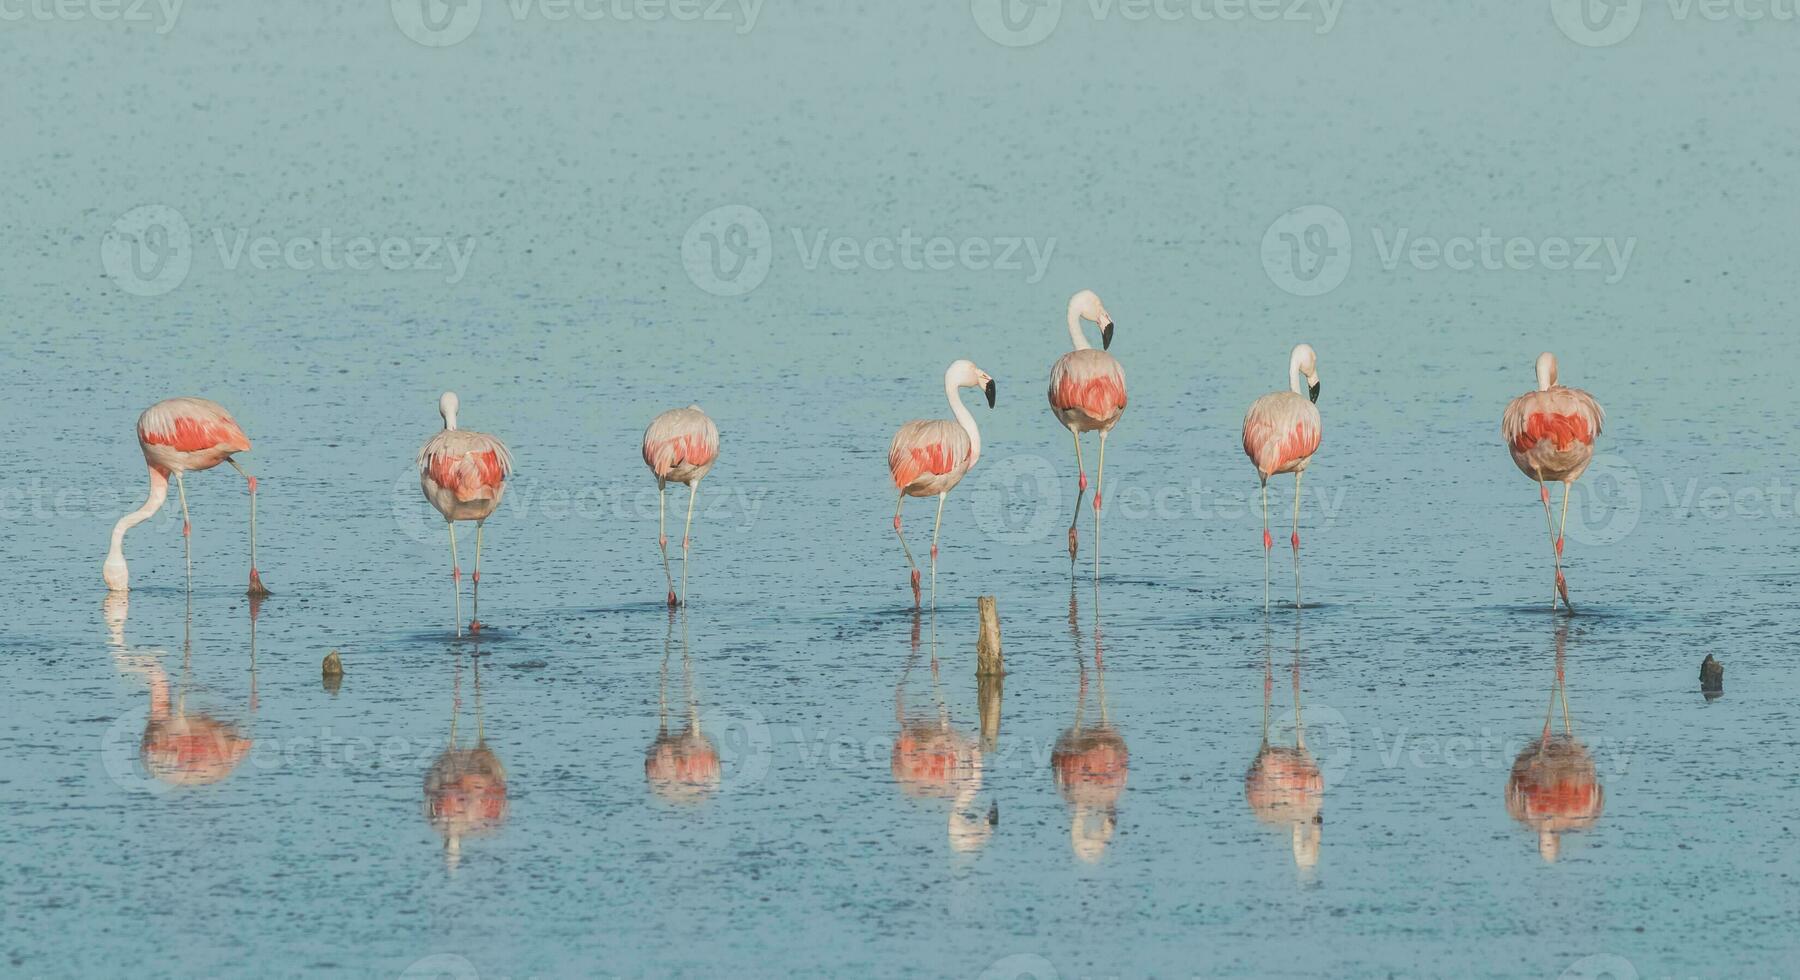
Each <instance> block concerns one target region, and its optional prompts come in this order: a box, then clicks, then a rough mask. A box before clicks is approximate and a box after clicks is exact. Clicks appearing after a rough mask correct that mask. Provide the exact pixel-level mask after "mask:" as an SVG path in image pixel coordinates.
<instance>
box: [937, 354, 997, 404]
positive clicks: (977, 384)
mask: <svg viewBox="0 0 1800 980" xmlns="http://www.w3.org/2000/svg"><path fill="white" fill-rule="evenodd" d="M944 378H945V380H947V381H949V382H950V383H951V384H953V385H955V386H956V387H958V388H980V389H981V391H982V394H985V395H987V403H988V407H989V408H993V407H994V378H993V375H990V374H988V373H987V372H986V371H983V370H982V369H980V368H978V367H976V366H975V362H974V361H970V360H961V361H957V362H956V363H954V364H952V365H950V370H949V371H946V372H945V373H944Z"/></svg>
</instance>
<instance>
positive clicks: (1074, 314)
mask: <svg viewBox="0 0 1800 980" xmlns="http://www.w3.org/2000/svg"><path fill="white" fill-rule="evenodd" d="M1069 343H1071V344H1074V345H1075V349H1076V350H1093V349H1094V345H1093V344H1090V343H1088V341H1087V335H1086V334H1084V333H1082V331H1081V313H1080V312H1079V311H1078V310H1076V309H1075V304H1074V303H1070V304H1069Z"/></svg>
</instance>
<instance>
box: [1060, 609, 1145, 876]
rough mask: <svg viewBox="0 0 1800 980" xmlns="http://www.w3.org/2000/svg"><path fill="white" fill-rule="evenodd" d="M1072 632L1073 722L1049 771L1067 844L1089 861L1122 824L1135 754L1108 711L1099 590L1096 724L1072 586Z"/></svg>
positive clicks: (1097, 857)
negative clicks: (1065, 818)
mask: <svg viewBox="0 0 1800 980" xmlns="http://www.w3.org/2000/svg"><path fill="white" fill-rule="evenodd" d="M1069 635H1070V636H1072V637H1074V639H1075V666H1076V668H1077V670H1078V671H1079V678H1080V679H1079V682H1078V687H1077V691H1076V696H1075V723H1074V724H1073V725H1071V726H1070V727H1069V729H1068V730H1067V731H1065V732H1063V733H1062V735H1061V736H1060V737H1058V738H1057V740H1056V744H1055V746H1053V747H1052V748H1051V751H1050V770H1051V772H1052V773H1054V774H1055V776H1056V790H1057V792H1058V793H1061V794H1062V798H1063V802H1065V803H1067V804H1069V807H1070V811H1069V845H1070V846H1071V847H1072V848H1074V851H1075V856H1076V857H1078V858H1080V859H1081V860H1083V861H1086V862H1088V863H1089V864H1093V863H1096V862H1098V861H1099V860H1100V858H1101V857H1102V856H1103V855H1104V854H1105V853H1106V845H1107V844H1108V843H1109V842H1111V840H1112V836H1113V831H1114V830H1115V829H1116V828H1117V827H1118V823H1119V820H1118V805H1119V795H1120V794H1121V793H1123V792H1124V791H1125V780H1126V777H1127V775H1128V774H1129V773H1130V770H1131V753H1130V752H1129V751H1128V750H1127V749H1126V747H1125V738H1124V736H1122V735H1120V734H1119V731H1118V729H1116V728H1114V727H1113V725H1112V720H1111V719H1110V718H1109V717H1108V715H1107V709H1106V661H1105V658H1104V657H1103V656H1102V654H1101V649H1100V592H1099V587H1098V585H1097V584H1096V587H1095V590H1094V680H1095V688H1096V694H1095V699H1094V700H1095V703H1096V708H1097V710H1098V711H1099V712H1100V721H1099V723H1098V724H1093V725H1090V724H1088V721H1087V703H1088V669H1087V656H1086V653H1085V652H1084V651H1083V649H1082V642H1081V618H1080V610H1079V607H1078V605H1077V603H1076V600H1075V590H1074V589H1073V588H1071V589H1069Z"/></svg>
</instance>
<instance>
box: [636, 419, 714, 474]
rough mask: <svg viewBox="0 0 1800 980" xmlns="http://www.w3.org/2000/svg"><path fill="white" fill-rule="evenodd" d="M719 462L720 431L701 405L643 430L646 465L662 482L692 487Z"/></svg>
mask: <svg viewBox="0 0 1800 980" xmlns="http://www.w3.org/2000/svg"><path fill="white" fill-rule="evenodd" d="M718 458H719V427H718V426H717V425H714V424H713V420H712V419H711V418H710V417H708V416H707V414H706V413H705V412H703V411H701V410H700V406H698V405H689V406H688V407H686V408H672V409H670V410H668V411H666V412H664V413H662V414H661V415H658V416H657V417H656V418H654V419H651V420H650V426H649V428H646V429H645V430H644V465H646V466H648V467H650V472H652V473H654V474H656V478H657V480H659V481H663V480H666V481H670V482H674V483H686V484H689V485H692V484H693V483H694V481H696V480H699V479H700V478H701V477H704V476H705V475H706V473H707V471H708V470H710V469H712V465H713V463H714V461H716V460H717V459H718Z"/></svg>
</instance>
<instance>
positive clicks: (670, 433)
mask: <svg viewBox="0 0 1800 980" xmlns="http://www.w3.org/2000/svg"><path fill="white" fill-rule="evenodd" d="M718 458H719V427H718V426H716V425H714V424H713V420H712V419H710V418H708V417H707V415H706V413H705V412H703V411H701V410H700V406H698V405H689V406H688V407H686V408H671V409H669V410H668V411H666V412H664V413H662V414H661V415H658V416H657V417H656V418H654V419H651V420H650V427H649V428H647V429H645V430H644V463H645V464H646V465H648V466H649V467H650V472H652V473H654V474H656V543H657V545H658V546H659V547H661V548H662V558H663V578H664V579H666V580H667V581H668V584H669V605H670V606H674V605H676V598H675V577H674V576H673V575H671V574H669V535H668V532H667V531H666V530H665V529H664V521H663V516H664V513H665V512H666V511H667V509H668V496H667V494H666V493H664V491H665V490H666V489H667V488H668V485H669V484H671V483H685V484H687V488H688V512H687V524H686V525H684V526H683V527H682V530H681V599H680V602H681V603H682V604H685V603H686V602H687V581H688V545H689V541H690V538H689V532H690V531H692V530H693V527H694V498H695V497H698V496H699V495H700V480H701V478H702V477H704V476H706V474H707V472H708V471H709V470H711V469H712V467H713V463H714V462H715V461H716V460H718Z"/></svg>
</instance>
